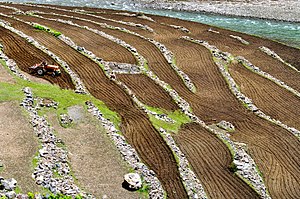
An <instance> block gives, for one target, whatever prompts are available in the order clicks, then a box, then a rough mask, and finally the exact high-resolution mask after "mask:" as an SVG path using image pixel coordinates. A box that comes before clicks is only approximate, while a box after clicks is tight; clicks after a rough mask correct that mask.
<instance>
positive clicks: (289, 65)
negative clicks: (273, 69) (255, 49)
mask: <svg viewBox="0 0 300 199" xmlns="http://www.w3.org/2000/svg"><path fill="white" fill-rule="evenodd" d="M259 50H261V51H262V52H264V53H266V54H267V55H269V56H271V57H273V58H274V59H277V60H278V61H280V62H282V63H283V64H285V65H287V66H288V67H290V68H292V69H293V70H295V71H297V72H300V70H298V69H297V68H296V67H294V66H292V65H291V64H289V63H287V62H286V61H284V60H283V59H282V58H281V57H280V56H279V55H278V54H277V53H275V52H274V51H272V50H271V49H269V48H267V47H265V46H260V47H259Z"/></svg>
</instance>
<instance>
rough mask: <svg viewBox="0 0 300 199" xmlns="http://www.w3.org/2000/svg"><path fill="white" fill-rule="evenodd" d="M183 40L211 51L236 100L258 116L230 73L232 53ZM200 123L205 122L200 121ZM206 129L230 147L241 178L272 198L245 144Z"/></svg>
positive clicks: (200, 41)
mask: <svg viewBox="0 0 300 199" xmlns="http://www.w3.org/2000/svg"><path fill="white" fill-rule="evenodd" d="M182 38H183V39H185V40H188V41H191V42H194V43H197V44H200V45H202V46H204V47H206V48H207V49H208V50H210V51H211V53H212V55H213V57H214V61H215V63H216V65H217V66H218V67H219V71H220V72H221V74H222V75H223V77H224V79H225V80H226V81H227V83H228V85H229V88H230V90H231V91H232V93H233V94H234V95H235V96H236V98H238V100H240V101H241V102H242V103H244V104H246V105H247V108H248V109H249V110H251V111H253V112H254V113H255V114H256V113H257V112H258V108H257V107H256V106H255V105H254V104H253V103H252V101H251V99H250V98H248V97H246V96H245V95H244V94H242V93H241V92H240V90H239V88H238V86H237V84H236V83H235V81H234V79H233V78H232V77H231V75H230V73H229V72H228V69H227V67H228V65H229V64H230V62H231V61H232V60H234V57H233V56H232V55H231V54H230V53H227V52H222V51H220V50H219V49H218V48H217V47H215V46H212V45H210V44H209V43H208V42H206V41H203V40H195V39H193V38H190V37H188V36H184V37H182ZM259 112H261V111H259ZM200 123H203V122H202V121H200ZM205 128H207V129H208V130H210V131H211V132H214V133H215V134H216V135H217V136H218V137H219V138H220V139H221V140H222V141H223V142H224V143H227V144H229V145H230V147H231V152H232V153H233V157H234V163H235V164H236V166H237V167H238V171H237V173H238V174H239V175H240V176H241V178H242V179H244V180H245V181H246V182H250V183H251V185H252V186H253V187H254V190H255V191H257V192H258V193H259V195H260V196H261V197H262V198H266V199H270V198H271V197H270V195H269V193H268V191H267V189H266V186H265V185H264V182H263V179H262V177H261V176H260V175H259V174H260V172H259V171H258V169H257V166H256V164H255V162H254V160H253V159H252V158H251V157H250V155H249V154H247V152H246V151H245V150H244V149H243V147H241V146H242V145H243V144H242V143H235V142H233V141H231V140H230V138H229V136H230V135H229V134H226V133H220V131H216V130H213V129H211V128H210V127H207V126H206V127H205Z"/></svg>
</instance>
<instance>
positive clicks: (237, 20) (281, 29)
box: [14, 0, 300, 48]
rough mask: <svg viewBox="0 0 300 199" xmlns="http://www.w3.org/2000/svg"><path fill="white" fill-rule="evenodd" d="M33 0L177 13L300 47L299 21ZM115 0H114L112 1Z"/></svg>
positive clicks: (87, 0) (118, 3)
mask: <svg viewBox="0 0 300 199" xmlns="http://www.w3.org/2000/svg"><path fill="white" fill-rule="evenodd" d="M14 2H26V1H24V0H14ZM30 2H33V3H45V4H57V5H72V6H88V7H99V8H109V9H118V10H129V11H135V12H137V11H138V12H144V13H148V14H155V15H161V16H169V17H176V18H180V19H185V20H189V21H195V22H200V23H205V24H209V25H213V26H218V27H222V28H226V29H229V30H235V31H238V32H243V33H248V34H252V35H257V36H260V37H264V38H269V39H272V40H275V41H279V42H282V43H285V44H287V45H290V46H294V47H297V48H300V23H291V22H282V21H273V20H262V19H254V18H243V17H230V16H222V15H213V14H207V13H192V12H179V11H170V10H152V9H144V8H142V7H141V6H138V8H137V5H136V4H135V3H133V1H130V0H128V1H126V0H115V1H98V0H75V1H69V0H31V1H30ZM112 2H114V3H112Z"/></svg>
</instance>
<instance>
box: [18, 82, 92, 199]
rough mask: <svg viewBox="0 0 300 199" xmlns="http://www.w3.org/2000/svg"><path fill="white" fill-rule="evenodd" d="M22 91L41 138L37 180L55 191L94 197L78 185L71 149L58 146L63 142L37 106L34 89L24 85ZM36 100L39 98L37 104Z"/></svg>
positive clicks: (36, 131) (35, 172) (35, 130)
mask: <svg viewBox="0 0 300 199" xmlns="http://www.w3.org/2000/svg"><path fill="white" fill-rule="evenodd" d="M23 92H24V94H25V98H24V100H23V101H22V102H21V104H20V105H21V106H22V107H23V108H24V109H25V110H26V111H27V113H28V114H29V116H30V118H31V124H32V126H33V130H34V132H35V134H36V135H37V137H38V138H39V140H40V142H41V149H39V153H38V165H37V167H36V168H35V169H34V172H33V174H32V177H33V179H35V182H36V184H38V185H41V186H43V187H44V188H46V189H49V190H50V191H51V192H52V193H54V194H58V193H61V194H64V195H69V196H72V197H75V196H76V195H80V196H82V197H83V198H90V199H93V198H95V197H93V196H92V195H91V194H88V193H86V192H83V191H81V190H80V189H79V187H78V186H77V185H75V183H74V179H73V177H72V176H71V174H70V167H69V163H68V152H67V151H65V150H64V149H62V148H61V147H58V146H57V144H59V143H61V140H60V139H58V138H57V137H56V136H55V133H54V129H53V128H52V127H50V124H49V123H48V122H47V120H46V119H45V117H44V116H39V115H38V112H37V107H39V104H38V101H36V100H35V99H34V97H33V93H32V91H31V89H30V88H28V87H25V88H24V89H23ZM35 102H37V104H36V105H35ZM56 175H58V177H57V176H56Z"/></svg>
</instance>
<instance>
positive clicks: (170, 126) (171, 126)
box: [146, 106, 192, 133]
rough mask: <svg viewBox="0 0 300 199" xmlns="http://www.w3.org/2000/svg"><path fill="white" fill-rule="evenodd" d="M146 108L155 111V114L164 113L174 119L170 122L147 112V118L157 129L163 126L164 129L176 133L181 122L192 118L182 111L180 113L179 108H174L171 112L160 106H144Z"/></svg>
mask: <svg viewBox="0 0 300 199" xmlns="http://www.w3.org/2000/svg"><path fill="white" fill-rule="evenodd" d="M146 108H147V109H148V110H150V111H152V112H156V113H157V114H165V115H166V116H168V117H169V118H171V119H172V120H174V123H170V122H166V121H164V120H160V119H158V118H156V117H155V116H154V115H151V114H149V119H150V121H151V123H152V124H153V126H154V127H155V128H157V129H159V128H163V129H165V130H166V131H171V132H173V133H177V132H178V131H179V129H180V128H181V126H182V125H183V124H187V123H190V122H192V120H191V119H190V118H189V117H188V116H186V115H185V114H184V113H182V112H181V111H180V110H175V111H173V112H172V111H167V110H164V109H161V108H155V107H150V106H146Z"/></svg>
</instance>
